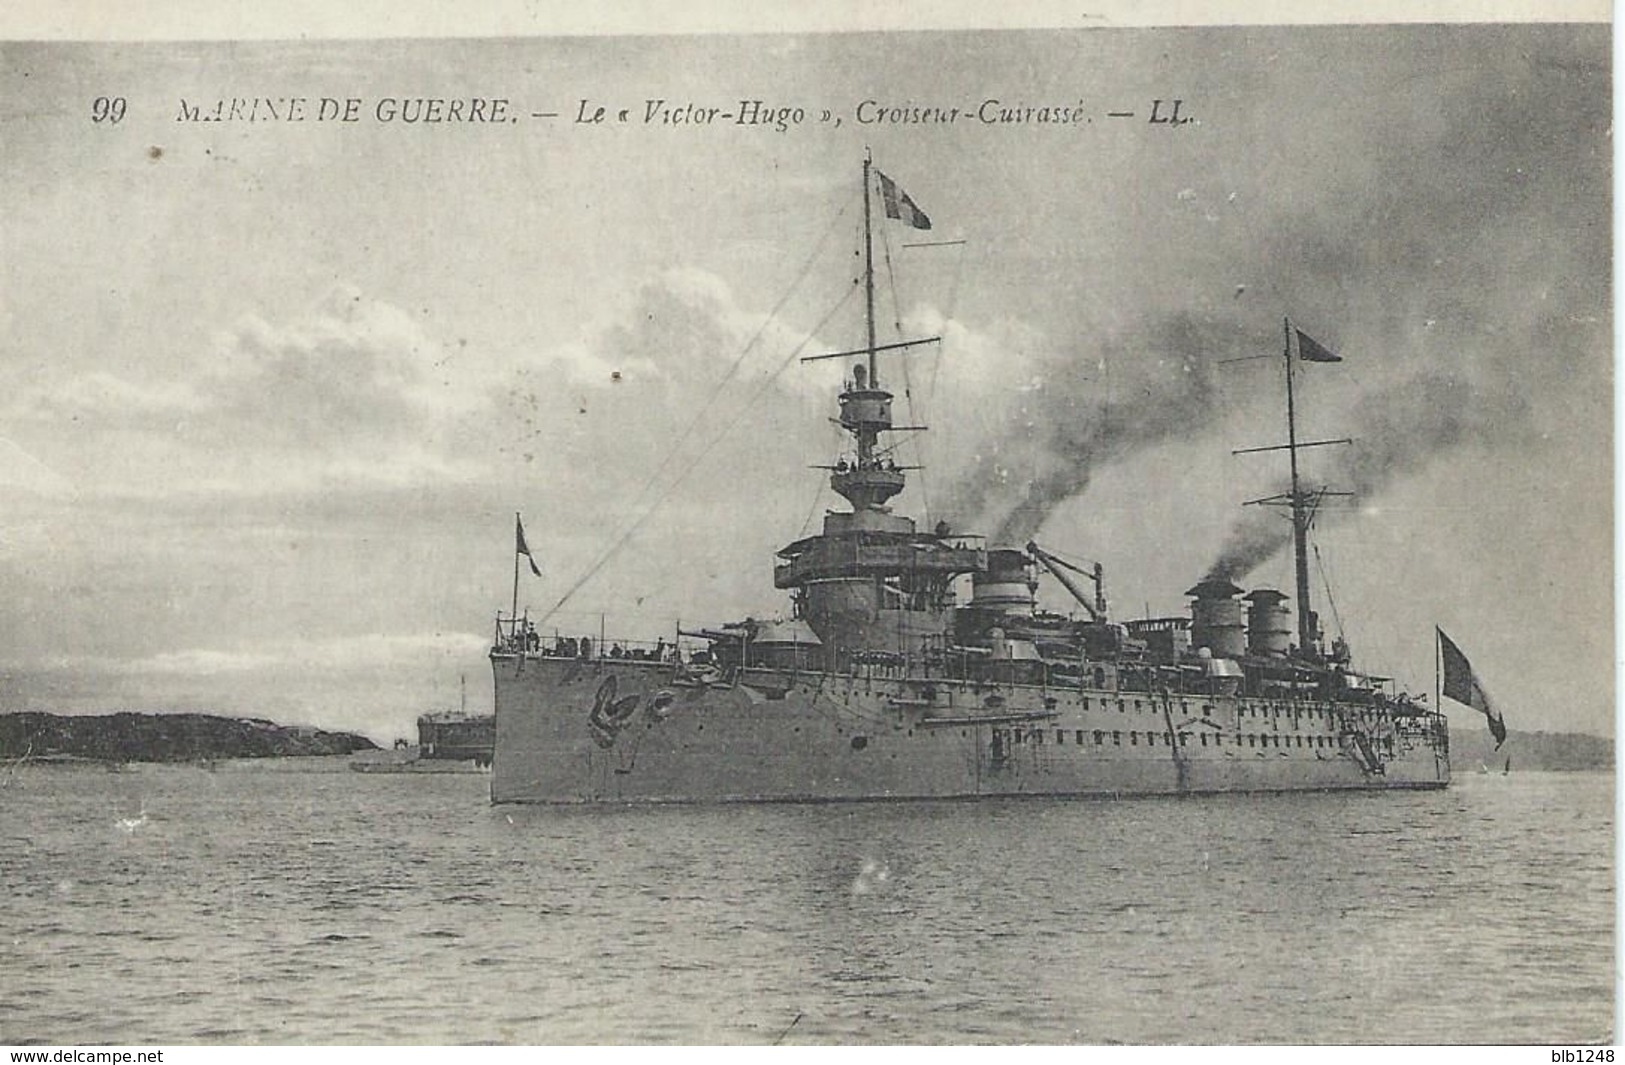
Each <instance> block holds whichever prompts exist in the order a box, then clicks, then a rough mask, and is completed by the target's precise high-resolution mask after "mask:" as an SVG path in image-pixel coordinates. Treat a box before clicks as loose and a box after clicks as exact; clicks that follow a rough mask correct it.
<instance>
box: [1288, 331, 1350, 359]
mask: <svg viewBox="0 0 1625 1065" xmlns="http://www.w3.org/2000/svg"><path fill="white" fill-rule="evenodd" d="M1293 332H1294V333H1296V334H1298V358H1300V359H1302V360H1303V361H1304V362H1342V361H1343V356H1341V355H1338V354H1336V353H1335V352H1333V351H1332V350H1331V349H1329V348H1326V347H1324V346H1322V345H1321V343H1320V342H1319V341H1317V340H1316V339H1315V338H1314V337H1312V336H1310V335H1309V334H1308V333H1305V332H1304V331H1303V330H1302V329H1294V330H1293Z"/></svg>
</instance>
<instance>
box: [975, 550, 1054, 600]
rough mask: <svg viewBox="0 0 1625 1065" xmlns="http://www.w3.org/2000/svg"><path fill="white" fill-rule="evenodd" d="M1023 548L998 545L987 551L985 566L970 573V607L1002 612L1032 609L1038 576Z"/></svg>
mask: <svg viewBox="0 0 1625 1065" xmlns="http://www.w3.org/2000/svg"><path fill="white" fill-rule="evenodd" d="M1031 567H1032V562H1031V560H1030V559H1029V558H1028V557H1027V556H1026V555H1025V554H1023V553H1022V552H1020V551H1016V550H1013V549H1011V548H999V549H997V550H993V551H989V552H988V553H987V569H986V570H984V571H982V572H980V573H974V574H972V575H971V600H970V605H971V606H972V607H973V608H977V609H981V610H992V611H996V612H998V613H1001V614H1014V613H1029V614H1030V613H1032V610H1033V603H1034V595H1035V594H1036V593H1037V591H1038V578H1037V577H1036V576H1035V575H1034V574H1033V572H1032V568H1031Z"/></svg>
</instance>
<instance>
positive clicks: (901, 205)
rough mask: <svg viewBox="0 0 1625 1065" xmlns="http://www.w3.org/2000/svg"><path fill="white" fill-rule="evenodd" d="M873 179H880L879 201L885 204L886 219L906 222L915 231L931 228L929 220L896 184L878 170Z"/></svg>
mask: <svg viewBox="0 0 1625 1065" xmlns="http://www.w3.org/2000/svg"><path fill="white" fill-rule="evenodd" d="M875 177H877V178H879V179H880V200H881V202H882V203H883V204H885V207H886V217H887V218H895V219H897V220H898V221H899V222H906V223H907V224H909V225H911V226H913V227H914V228H915V229H930V228H931V219H929V218H927V217H926V215H925V212H924V211H922V210H920V209H919V208H918V207H917V206H915V204H914V201H913V200H911V199H909V198H908V193H906V192H904V191H903V190H902V189H900V188H898V187H897V182H895V181H893V180H892V179H891V178H889V177H887V176H886V175H885V174H882V173H881V172H880V171H879V170H876V171H875Z"/></svg>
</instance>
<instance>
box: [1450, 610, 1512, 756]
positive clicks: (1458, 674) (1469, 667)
mask: <svg viewBox="0 0 1625 1065" xmlns="http://www.w3.org/2000/svg"><path fill="white" fill-rule="evenodd" d="M1434 631H1435V632H1437V633H1438V634H1439V652H1440V656H1441V657H1442V659H1443V661H1444V686H1443V688H1442V689H1441V692H1442V693H1443V694H1444V695H1445V696H1447V697H1449V698H1451V699H1454V700H1456V702H1458V703H1461V704H1463V705H1465V706H1470V707H1472V708H1473V709H1474V710H1477V711H1478V712H1479V713H1481V714H1483V715H1484V716H1485V717H1486V718H1488V719H1489V722H1490V735H1492V736H1494V737H1495V746H1496V749H1500V746H1501V744H1503V743H1505V742H1506V740H1507V726H1506V722H1505V721H1503V720H1501V712H1500V711H1499V710H1497V709H1495V707H1494V706H1491V705H1490V697H1489V693H1488V692H1486V691H1485V690H1484V686H1483V685H1482V684H1480V683H1479V682H1478V678H1477V677H1476V676H1474V675H1473V664H1472V663H1471V662H1469V661H1467V656H1466V655H1464V654H1462V653H1461V648H1459V647H1457V646H1456V645H1455V644H1454V643H1453V642H1451V639H1450V637H1448V636H1446V635H1445V634H1444V630H1443V629H1441V628H1439V627H1438V626H1434Z"/></svg>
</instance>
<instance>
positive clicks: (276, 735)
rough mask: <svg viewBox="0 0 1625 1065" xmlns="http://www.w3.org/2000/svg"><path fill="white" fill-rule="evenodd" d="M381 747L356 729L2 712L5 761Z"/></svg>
mask: <svg viewBox="0 0 1625 1065" xmlns="http://www.w3.org/2000/svg"><path fill="white" fill-rule="evenodd" d="M376 748H377V744H375V743H373V742H372V741H371V740H369V739H367V738H366V737H365V736H357V735H355V734H354V733H349V732H327V731H324V730H322V729H318V728H313V727H310V726H305V725H278V724H276V723H275V722H273V721H266V720H264V719H263V718H236V717H218V716H216V715H213V714H144V713H131V712H123V713H116V714H84V715H79V714H51V713H43V712H39V711H21V712H15V713H7V714H0V759H8V760H16V759H45V760H64V759H88V760H92V761H100V762H192V761H202V760H205V759H226V758H289V757H303V756H310V755H333V754H353V753H355V752H356V751H367V750H375V749H376Z"/></svg>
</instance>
